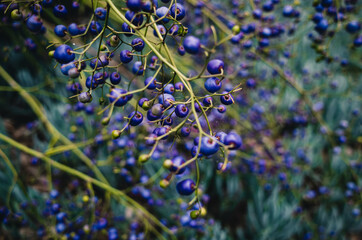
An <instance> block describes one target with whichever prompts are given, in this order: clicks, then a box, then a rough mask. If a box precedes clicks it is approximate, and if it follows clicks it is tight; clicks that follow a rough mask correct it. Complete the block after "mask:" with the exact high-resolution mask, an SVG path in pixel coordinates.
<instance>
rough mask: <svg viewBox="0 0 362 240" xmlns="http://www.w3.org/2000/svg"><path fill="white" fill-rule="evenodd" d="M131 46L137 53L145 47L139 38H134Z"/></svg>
mask: <svg viewBox="0 0 362 240" xmlns="http://www.w3.org/2000/svg"><path fill="white" fill-rule="evenodd" d="M132 46H133V48H134V50H136V51H137V52H141V51H142V50H143V48H144V47H145V42H144V41H143V40H142V39H141V38H135V39H133V40H132Z"/></svg>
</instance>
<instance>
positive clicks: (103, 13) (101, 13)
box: [94, 7, 107, 20]
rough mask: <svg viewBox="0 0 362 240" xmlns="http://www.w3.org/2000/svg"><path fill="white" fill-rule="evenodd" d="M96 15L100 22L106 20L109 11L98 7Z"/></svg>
mask: <svg viewBox="0 0 362 240" xmlns="http://www.w3.org/2000/svg"><path fill="white" fill-rule="evenodd" d="M94 14H95V15H96V17H97V18H98V19H99V20H105V19H106V15H107V10H106V9H104V8H102V7H98V8H96V10H95V11H94Z"/></svg>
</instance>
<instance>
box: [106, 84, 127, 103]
mask: <svg viewBox="0 0 362 240" xmlns="http://www.w3.org/2000/svg"><path fill="white" fill-rule="evenodd" d="M126 93H127V91H126V90H124V89H120V88H114V89H112V90H111V92H110V96H109V101H110V102H111V103H113V102H114V101H116V102H115V104H114V105H115V106H117V107H122V106H124V105H125V104H126V103H127V102H128V97H127V96H126V95H125V94H126Z"/></svg>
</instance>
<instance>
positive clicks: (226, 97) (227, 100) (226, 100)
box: [220, 92, 234, 105]
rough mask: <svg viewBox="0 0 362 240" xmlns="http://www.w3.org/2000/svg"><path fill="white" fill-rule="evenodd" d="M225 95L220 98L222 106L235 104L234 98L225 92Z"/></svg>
mask: <svg viewBox="0 0 362 240" xmlns="http://www.w3.org/2000/svg"><path fill="white" fill-rule="evenodd" d="M223 94H225V95H222V96H220V101H221V103H222V104H225V105H230V104H233V103H234V98H233V96H232V95H231V94H230V93H227V92H223Z"/></svg>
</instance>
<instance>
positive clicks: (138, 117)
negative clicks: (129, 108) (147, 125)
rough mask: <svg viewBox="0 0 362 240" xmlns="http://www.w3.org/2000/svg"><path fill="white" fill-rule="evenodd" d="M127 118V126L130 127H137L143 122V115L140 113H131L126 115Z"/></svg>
mask: <svg viewBox="0 0 362 240" xmlns="http://www.w3.org/2000/svg"><path fill="white" fill-rule="evenodd" d="M128 118H130V122H129V124H130V125H131V126H137V125H139V124H140V123H141V122H142V121H143V115H142V113H140V112H138V111H137V112H136V111H133V112H131V113H130V114H129V115H128Z"/></svg>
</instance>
